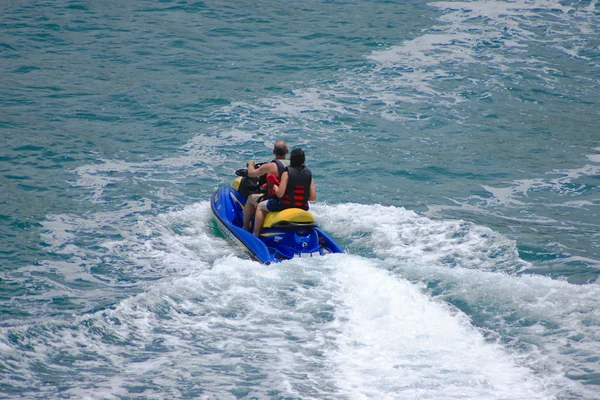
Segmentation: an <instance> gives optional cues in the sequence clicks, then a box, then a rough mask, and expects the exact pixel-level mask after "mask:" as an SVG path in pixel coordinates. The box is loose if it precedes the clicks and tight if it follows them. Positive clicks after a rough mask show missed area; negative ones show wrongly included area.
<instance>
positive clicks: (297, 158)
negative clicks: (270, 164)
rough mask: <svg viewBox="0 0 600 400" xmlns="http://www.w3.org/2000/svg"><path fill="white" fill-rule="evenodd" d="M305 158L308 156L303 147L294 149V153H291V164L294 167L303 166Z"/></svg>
mask: <svg viewBox="0 0 600 400" xmlns="http://www.w3.org/2000/svg"><path fill="white" fill-rule="evenodd" d="M305 160H306V157H305V156H304V151H302V149H294V150H292V154H291V155H290V165H291V166H292V167H301V166H303V165H304V161H305Z"/></svg>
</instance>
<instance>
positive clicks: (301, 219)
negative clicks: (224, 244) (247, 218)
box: [210, 164, 343, 264]
mask: <svg viewBox="0 0 600 400" xmlns="http://www.w3.org/2000/svg"><path fill="white" fill-rule="evenodd" d="M259 165H260V164H257V165H256V166H257V167H258V166H259ZM247 173H248V170H247V169H240V170H238V171H236V175H237V177H236V178H235V179H233V180H232V181H231V184H230V185H229V186H226V187H222V188H220V189H219V190H217V191H216V192H215V194H213V196H212V198H211V201H210V205H211V209H212V212H213V214H214V215H215V218H216V220H217V226H218V227H219V229H220V230H221V232H222V233H223V235H224V236H225V237H226V238H228V239H229V240H230V241H232V242H233V243H234V244H236V245H238V246H241V247H242V248H243V249H245V250H246V251H247V252H248V253H249V254H250V257H251V258H252V259H254V260H256V261H259V262H261V263H263V264H270V263H273V262H280V261H283V260H289V259H292V258H295V257H318V256H322V255H326V254H330V253H343V250H342V249H341V248H340V246H338V245H337V244H336V243H335V241H334V240H333V239H332V238H331V237H329V235H327V234H326V233H325V232H323V230H321V228H319V227H318V226H317V224H316V221H315V218H314V215H313V214H312V213H311V212H310V211H305V210H303V209H300V208H288V209H285V210H283V211H278V212H270V213H268V214H267V215H266V217H265V221H264V224H263V228H262V231H261V234H260V237H256V236H254V235H253V234H252V232H248V231H246V230H244V229H243V222H244V214H243V210H244V205H245V204H246V200H247V198H248V196H249V194H250V193H253V192H254V193H256V192H258V191H260V182H258V180H257V179H255V178H249V177H248V176H247Z"/></svg>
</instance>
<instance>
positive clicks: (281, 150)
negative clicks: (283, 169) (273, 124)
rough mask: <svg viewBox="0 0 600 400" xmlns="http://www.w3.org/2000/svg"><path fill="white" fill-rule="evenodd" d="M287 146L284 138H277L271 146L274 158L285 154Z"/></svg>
mask: <svg viewBox="0 0 600 400" xmlns="http://www.w3.org/2000/svg"><path fill="white" fill-rule="evenodd" d="M287 153H288V147H287V143H286V142H285V140H278V141H276V142H275V146H274V147H273V154H275V157H276V158H283V159H285V156H287Z"/></svg>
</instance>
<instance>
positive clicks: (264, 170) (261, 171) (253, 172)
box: [248, 160, 277, 178]
mask: <svg viewBox="0 0 600 400" xmlns="http://www.w3.org/2000/svg"><path fill="white" fill-rule="evenodd" d="M273 166H274V167H275V168H273ZM273 169H275V170H276V169H277V165H276V164H274V163H266V164H263V165H261V166H260V167H258V168H254V160H249V161H248V177H249V178H257V177H259V176H263V175H265V174H274V173H276V172H273Z"/></svg>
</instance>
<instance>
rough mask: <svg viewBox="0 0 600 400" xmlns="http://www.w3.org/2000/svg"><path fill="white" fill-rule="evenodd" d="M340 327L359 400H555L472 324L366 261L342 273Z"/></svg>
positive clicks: (346, 265)
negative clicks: (509, 399)
mask: <svg viewBox="0 0 600 400" xmlns="http://www.w3.org/2000/svg"><path fill="white" fill-rule="evenodd" d="M335 278H336V279H337V285H338V287H337V290H336V291H335V292H334V298H335V299H336V300H337V301H339V302H340V303H341V304H340V305H338V307H337V309H336V315H337V318H338V320H339V323H340V334H339V336H338V339H337V343H338V346H337V348H336V349H335V350H331V351H330V352H329V353H330V354H331V355H330V356H331V357H332V358H333V359H335V361H336V363H337V365H338V369H339V371H340V375H338V376H337V377H336V381H337V384H338V386H340V387H341V388H342V389H343V390H344V392H345V394H346V395H348V396H350V397H351V398H354V399H371V398H377V399H388V398H389V399H391V398H436V399H463V398H477V399H504V398H511V399H547V398H550V397H551V396H550V395H549V393H548V392H546V390H545V389H544V384H543V382H542V381H541V380H540V379H538V378H536V377H535V376H533V374H532V373H531V371H530V370H529V369H527V368H525V367H523V366H519V365H518V363H517V361H516V359H515V358H514V357H513V356H511V355H510V354H509V353H507V352H506V351H505V350H504V349H502V348H501V347H500V346H498V345H495V344H493V343H489V342H486V341H485V340H484V339H483V337H482V336H481V334H480V333H479V332H477V331H476V330H475V329H473V327H472V326H471V325H470V323H469V320H468V318H467V317H466V316H465V315H464V314H462V313H460V312H456V311H453V310H451V309H449V308H448V307H447V306H445V305H444V304H442V303H437V302H434V301H432V300H431V299H430V298H428V297H426V296H424V295H423V294H422V293H421V292H420V291H419V289H418V288H417V287H416V286H415V285H412V284H409V283H408V282H406V281H403V280H399V279H398V278H397V277H393V276H391V275H390V274H389V273H387V272H385V271H383V270H381V269H380V268H376V267H374V265H373V264H372V263H369V262H366V261H365V260H364V259H359V258H350V257H347V258H345V259H344V261H343V267H341V268H338V269H337V270H336V274H335Z"/></svg>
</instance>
